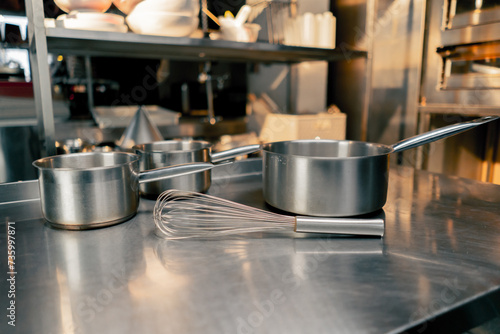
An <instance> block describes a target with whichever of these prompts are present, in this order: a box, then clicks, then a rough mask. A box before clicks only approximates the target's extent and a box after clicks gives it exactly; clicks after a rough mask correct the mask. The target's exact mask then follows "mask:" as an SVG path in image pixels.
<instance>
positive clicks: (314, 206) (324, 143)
mask: <svg viewBox="0 0 500 334" xmlns="http://www.w3.org/2000/svg"><path fill="white" fill-rule="evenodd" d="M498 118H499V117H498V116H488V117H482V118H479V119H476V120H473V121H470V122H464V123H458V124H453V125H450V126H447V127H443V128H439V129H436V130H433V131H430V132H426V133H424V134H421V135H418V136H415V137H411V138H409V139H406V140H403V141H400V142H398V143H396V144H394V145H390V146H389V145H383V144H374V143H366V142H355V141H339V140H295V141H283V142H275V143H268V144H265V145H263V194H264V199H265V201H266V202H267V203H268V204H270V205H272V206H274V207H276V208H278V209H281V210H284V211H288V212H292V213H295V214H300V215H313V216H330V217H342V216H353V215H360V214H365V213H369V212H373V211H376V210H378V209H380V208H382V207H383V206H384V204H385V202H386V198H387V186H388V178H389V155H390V154H391V153H395V152H401V151H404V150H407V149H410V148H414V147H417V146H420V145H423V144H426V143H430V142H433V141H436V140H438V139H441V138H445V137H449V136H452V135H454V134H457V133H460V132H463V131H466V130H469V129H471V128H474V127H476V126H478V125H481V124H484V123H487V122H490V121H493V120H495V119H498Z"/></svg>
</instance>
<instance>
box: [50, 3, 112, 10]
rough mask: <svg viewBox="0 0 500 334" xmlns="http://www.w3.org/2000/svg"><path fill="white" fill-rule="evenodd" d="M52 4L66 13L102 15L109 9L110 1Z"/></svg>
mask: <svg viewBox="0 0 500 334" xmlns="http://www.w3.org/2000/svg"><path fill="white" fill-rule="evenodd" d="M54 2H55V4H56V5H57V7H59V8H61V10H63V11H65V12H66V13H70V12H72V11H79V12H100V13H103V12H105V11H107V10H108V9H109V7H111V3H112V0H54Z"/></svg>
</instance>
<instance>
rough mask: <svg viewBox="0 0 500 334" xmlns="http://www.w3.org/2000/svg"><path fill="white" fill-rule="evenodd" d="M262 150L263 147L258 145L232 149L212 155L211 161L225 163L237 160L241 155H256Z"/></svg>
mask: <svg viewBox="0 0 500 334" xmlns="http://www.w3.org/2000/svg"><path fill="white" fill-rule="evenodd" d="M261 149H262V148H261V146H260V145H258V144H256V145H247V146H241V147H236V148H232V149H230V150H226V151H222V152H217V153H212V155H211V157H210V160H211V161H212V162H219V161H224V160H228V159H232V158H236V157H238V156H240V155H246V154H251V153H255V152H258V151H260V150H261Z"/></svg>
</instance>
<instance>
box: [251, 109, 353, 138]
mask: <svg viewBox="0 0 500 334" xmlns="http://www.w3.org/2000/svg"><path fill="white" fill-rule="evenodd" d="M345 131H346V114H344V113H334V114H328V113H319V114H310V115H288V114H268V115H265V119H264V122H263V125H262V128H261V131H260V133H259V139H260V140H261V141H262V142H264V143H266V142H275V141H283V140H295V139H316V138H320V139H335V140H343V139H345Z"/></svg>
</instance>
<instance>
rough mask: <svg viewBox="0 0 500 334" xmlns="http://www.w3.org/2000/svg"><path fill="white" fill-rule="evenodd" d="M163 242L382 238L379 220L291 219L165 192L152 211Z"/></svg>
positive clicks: (185, 193) (226, 202)
mask: <svg viewBox="0 0 500 334" xmlns="http://www.w3.org/2000/svg"><path fill="white" fill-rule="evenodd" d="M153 216H154V221H155V224H156V226H157V227H158V230H159V231H160V232H161V233H162V235H163V236H164V237H165V238H166V239H187V238H210V237H216V236H223V235H230V234H242V233H250V232H266V231H269V232H271V231H272V232H276V231H278V232H279V231H283V232H284V231H287V232H290V231H295V232H311V233H330V234H349V235H371V236H382V235H383V234H384V220H383V219H381V218H322V217H294V216H286V215H281V214H277V213H272V212H268V211H265V210H261V209H257V208H253V207H250V206H247V205H243V204H239V203H236V202H232V201H229V200H226V199H222V198H218V197H215V196H211V195H206V194H201V193H196V192H190V191H183V190H175V189H172V190H167V191H165V192H163V193H162V194H161V195H160V196H159V197H158V199H157V200H156V204H155V207H154V211H153Z"/></svg>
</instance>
